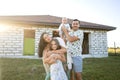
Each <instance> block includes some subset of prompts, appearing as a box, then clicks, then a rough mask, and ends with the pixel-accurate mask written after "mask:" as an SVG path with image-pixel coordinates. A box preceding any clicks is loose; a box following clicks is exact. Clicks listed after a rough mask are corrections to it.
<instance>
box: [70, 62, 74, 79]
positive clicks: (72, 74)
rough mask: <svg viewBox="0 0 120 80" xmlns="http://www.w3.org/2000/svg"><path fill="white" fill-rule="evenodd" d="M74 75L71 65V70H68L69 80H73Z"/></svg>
mask: <svg viewBox="0 0 120 80" xmlns="http://www.w3.org/2000/svg"><path fill="white" fill-rule="evenodd" d="M74 78H75V74H74V69H73V64H72V69H71V70H70V80H75V79H74Z"/></svg>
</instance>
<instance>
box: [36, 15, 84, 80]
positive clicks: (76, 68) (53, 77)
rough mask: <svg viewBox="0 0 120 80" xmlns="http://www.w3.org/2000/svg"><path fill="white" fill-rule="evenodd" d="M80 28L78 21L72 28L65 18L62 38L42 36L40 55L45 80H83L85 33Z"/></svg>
mask: <svg viewBox="0 0 120 80" xmlns="http://www.w3.org/2000/svg"><path fill="white" fill-rule="evenodd" d="M79 27H80V21H79V20H78V19H74V20H73V22H72V26H71V27H70V25H69V24H68V23H67V18H65V17H64V18H62V23H61V24H60V26H59V36H60V37H57V36H53V37H51V36H50V35H49V34H48V33H46V32H44V33H42V35H41V36H40V41H39V48H38V55H39V57H42V59H43V65H44V68H45V71H46V77H45V80H82V75H81V73H82V42H83V32H82V31H81V30H80V29H79ZM65 55H66V56H65ZM66 63H67V64H66ZM66 65H67V66H66ZM73 72H74V74H72V73H73Z"/></svg>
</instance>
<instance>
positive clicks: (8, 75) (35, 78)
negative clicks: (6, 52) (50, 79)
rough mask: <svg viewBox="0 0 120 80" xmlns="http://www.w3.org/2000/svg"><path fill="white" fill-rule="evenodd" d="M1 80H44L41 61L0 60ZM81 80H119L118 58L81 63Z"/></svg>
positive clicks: (89, 60) (93, 59)
mask: <svg viewBox="0 0 120 80" xmlns="http://www.w3.org/2000/svg"><path fill="white" fill-rule="evenodd" d="M1 69H2V80H44V77H45V71H44V67H43V65H42V61H41V60H37V59H9V58H1ZM82 76H83V80H119V79H120V56H109V57H108V58H88V59H84V61H83V73H82Z"/></svg>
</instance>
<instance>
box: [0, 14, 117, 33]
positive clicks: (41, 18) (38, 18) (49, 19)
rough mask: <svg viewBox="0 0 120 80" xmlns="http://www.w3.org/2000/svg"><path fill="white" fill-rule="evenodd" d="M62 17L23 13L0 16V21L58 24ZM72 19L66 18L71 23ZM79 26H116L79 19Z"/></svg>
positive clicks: (109, 27)
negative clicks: (21, 14)
mask: <svg viewBox="0 0 120 80" xmlns="http://www.w3.org/2000/svg"><path fill="white" fill-rule="evenodd" d="M61 20H62V18H61V17H56V16H51V15H25V16H0V22H9V23H20V24H33V25H51V26H59V24H60V23H61ZM72 20H73V19H68V23H69V24H71V23H72ZM80 22H81V23H80V25H81V28H84V29H100V30H107V31H110V30H115V29H116V27H112V26H107V25H101V24H96V23H91V22H85V21H80Z"/></svg>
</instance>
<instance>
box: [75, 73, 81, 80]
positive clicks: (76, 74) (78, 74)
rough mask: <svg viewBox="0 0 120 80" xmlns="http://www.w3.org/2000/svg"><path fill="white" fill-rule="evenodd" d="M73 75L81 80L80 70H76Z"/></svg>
mask: <svg viewBox="0 0 120 80" xmlns="http://www.w3.org/2000/svg"><path fill="white" fill-rule="evenodd" d="M75 77H76V80H82V75H81V72H76V73H75Z"/></svg>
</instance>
